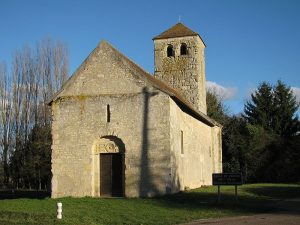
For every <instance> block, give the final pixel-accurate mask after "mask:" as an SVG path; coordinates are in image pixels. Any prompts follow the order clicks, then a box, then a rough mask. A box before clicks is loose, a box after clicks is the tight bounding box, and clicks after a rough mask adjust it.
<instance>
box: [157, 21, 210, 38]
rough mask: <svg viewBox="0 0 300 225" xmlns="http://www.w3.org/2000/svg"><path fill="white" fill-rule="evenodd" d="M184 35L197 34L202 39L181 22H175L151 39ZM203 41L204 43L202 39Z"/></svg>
mask: <svg viewBox="0 0 300 225" xmlns="http://www.w3.org/2000/svg"><path fill="white" fill-rule="evenodd" d="M186 36H199V38H200V39H201V40H202V38H201V37H200V35H199V34H198V33H196V32H194V31H192V30H191V29H190V28H188V27H186V26H185V25H184V24H183V23H177V24H176V25H174V26H173V27H171V28H169V29H168V30H166V31H164V32H162V33H161V34H159V35H157V36H155V37H154V38H153V39H152V40H157V39H165V38H175V37H186ZM202 41H203V40H202ZM203 43H204V41H203Z"/></svg>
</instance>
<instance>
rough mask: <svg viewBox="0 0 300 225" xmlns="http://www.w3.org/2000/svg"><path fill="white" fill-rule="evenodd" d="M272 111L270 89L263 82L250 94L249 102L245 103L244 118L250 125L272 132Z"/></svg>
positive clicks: (269, 86)
mask: <svg viewBox="0 0 300 225" xmlns="http://www.w3.org/2000/svg"><path fill="white" fill-rule="evenodd" d="M274 111H275V109H274V107H273V93H272V87H271V85H270V84H268V83H266V82H263V83H262V84H260V85H259V87H258V88H257V90H256V91H255V93H254V94H251V101H247V103H246V104H245V109H244V113H245V114H244V118H245V119H246V121H247V122H248V123H250V124H252V125H259V126H261V127H263V128H264V129H265V130H272V123H273V122H272V120H273V114H274Z"/></svg>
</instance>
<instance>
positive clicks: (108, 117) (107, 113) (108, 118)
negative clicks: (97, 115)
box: [106, 105, 110, 123]
mask: <svg viewBox="0 0 300 225" xmlns="http://www.w3.org/2000/svg"><path fill="white" fill-rule="evenodd" d="M106 122H107V123H110V107H109V105H107V106H106Z"/></svg>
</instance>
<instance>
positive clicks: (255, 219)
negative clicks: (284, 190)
mask: <svg viewBox="0 0 300 225" xmlns="http://www.w3.org/2000/svg"><path fill="white" fill-rule="evenodd" d="M299 203H300V199H285V200H281V201H278V202H277V203H276V208H277V209H279V210H282V211H278V212H276V213H269V214H256V215H252V216H237V217H226V218H218V219H201V220H197V221H194V222H191V223H187V224H182V225H201V224H211V225H244V224H247V225H300V208H299Z"/></svg>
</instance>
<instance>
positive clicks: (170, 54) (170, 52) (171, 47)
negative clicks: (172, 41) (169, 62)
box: [167, 45, 174, 57]
mask: <svg viewBox="0 0 300 225" xmlns="http://www.w3.org/2000/svg"><path fill="white" fill-rule="evenodd" d="M167 56H168V57H172V56H174V50H173V46H172V45H169V46H168V48H167Z"/></svg>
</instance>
